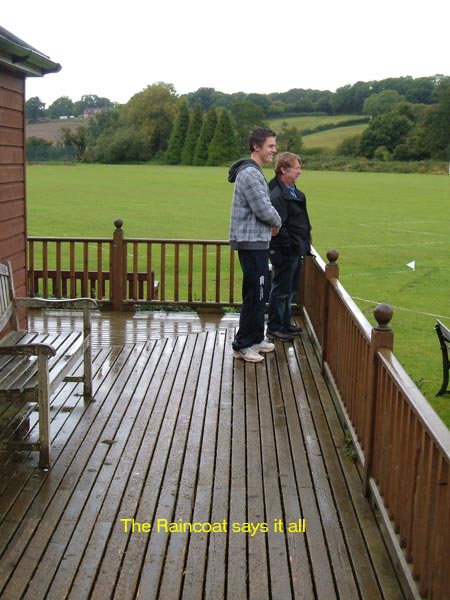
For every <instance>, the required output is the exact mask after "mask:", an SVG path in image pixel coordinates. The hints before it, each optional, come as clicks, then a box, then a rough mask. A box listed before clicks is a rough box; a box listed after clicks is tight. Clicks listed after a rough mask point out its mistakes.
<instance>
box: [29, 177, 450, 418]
mask: <svg viewBox="0 0 450 600" xmlns="http://www.w3.org/2000/svg"><path fill="white" fill-rule="evenodd" d="M271 176H272V170H271V169H268V170H267V171H266V177H267V178H270V177H271ZM27 177H28V230H29V231H28V233H29V234H30V235H55V236H64V235H65V236H93V237H102V236H110V235H111V234H112V232H113V230H114V225H113V221H114V219H115V218H117V217H120V218H122V219H123V220H124V231H125V234H126V236H128V237H157V238H198V239H227V238H228V225H229V213H230V203H231V194H232V186H231V184H229V183H228V182H227V169H226V168H222V167H217V168H195V167H169V166H108V165H77V166H65V167H64V166H32V167H29V168H28V170H27ZM299 187H300V188H301V189H302V190H303V191H304V192H305V193H306V196H307V198H308V207H309V214H310V217H311V221H312V224H313V243H314V246H315V247H316V249H317V250H318V252H319V253H320V254H321V256H322V257H325V255H326V251H327V250H328V249H330V248H336V249H337V250H339V253H340V258H339V265H340V279H341V281H342V283H343V285H344V286H345V288H346V289H347V290H348V292H349V293H350V294H351V295H352V296H353V297H354V299H355V300H356V302H357V304H358V305H359V306H360V308H361V309H362V310H363V312H364V313H365V314H366V316H367V318H368V319H369V321H370V322H371V323H374V318H373V309H374V307H375V306H376V305H377V304H378V303H379V302H386V303H388V304H391V305H392V306H393V307H394V317H393V320H392V327H393V329H394V333H395V342H394V351H395V353H396V355H397V357H398V359H399V360H400V362H401V363H402V364H403V365H404V367H405V368H406V370H407V371H408V373H409V374H410V376H411V378H412V379H413V380H414V381H415V383H416V384H417V385H418V387H419V388H420V389H421V391H422V392H423V393H424V395H425V396H426V397H427V398H428V399H429V401H430V402H431V403H432V404H433V406H434V407H435V409H436V411H437V412H438V414H440V416H441V418H442V419H443V420H444V421H445V422H446V424H447V425H449V426H450V408H449V401H448V397H445V398H443V399H442V398H439V399H436V398H435V397H434V394H435V393H436V391H437V390H438V389H439V387H440V384H441V355H440V350H439V346H438V340H437V336H436V333H435V332H434V329H433V327H434V324H435V322H436V318H440V319H441V320H442V321H443V322H444V323H445V324H447V325H450V277H449V275H448V256H447V251H448V245H449V241H450V216H449V214H450V213H449V204H450V177H448V176H446V175H403V174H379V173H342V172H323V171H311V172H308V171H307V170H305V171H304V173H303V175H302V177H301V179H300V181H299ZM411 261H415V263H416V268H415V270H412V269H411V268H409V267H408V266H407V264H408V263H410V262H411Z"/></svg>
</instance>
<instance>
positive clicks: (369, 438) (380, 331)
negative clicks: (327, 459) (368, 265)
mask: <svg viewBox="0 0 450 600" xmlns="http://www.w3.org/2000/svg"><path fill="white" fill-rule="evenodd" d="M373 314H374V316H375V319H376V321H377V323H378V325H377V326H376V327H373V328H372V332H371V336H370V350H369V366H368V374H367V394H366V397H367V411H366V423H365V427H364V430H365V432H366V440H365V444H364V475H363V492H364V495H365V496H368V495H369V480H370V477H371V474H372V464H373V452H374V445H375V420H376V398H377V391H378V390H377V386H378V369H379V362H378V360H377V356H376V355H377V352H378V350H380V348H388V349H389V350H393V348H394V334H393V332H392V329H391V327H390V325H389V323H390V321H391V319H392V315H393V314H394V311H393V310H392V308H391V307H390V306H389V305H388V304H379V305H378V306H377V307H376V308H375V310H374V313H373Z"/></svg>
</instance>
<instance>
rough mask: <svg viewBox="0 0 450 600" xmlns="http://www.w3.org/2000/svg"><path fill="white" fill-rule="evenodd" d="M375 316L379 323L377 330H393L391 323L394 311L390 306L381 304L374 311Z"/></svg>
mask: <svg viewBox="0 0 450 600" xmlns="http://www.w3.org/2000/svg"><path fill="white" fill-rule="evenodd" d="M373 314H374V317H375V319H376V321H377V323H378V327H377V328H376V329H385V330H386V329H391V328H390V326H389V323H390V322H391V319H392V315H393V314H394V311H393V309H392V307H391V306H389V304H379V305H378V306H377V307H376V308H375V310H374V311H373Z"/></svg>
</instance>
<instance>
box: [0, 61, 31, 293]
mask: <svg viewBox="0 0 450 600" xmlns="http://www.w3.org/2000/svg"><path fill="white" fill-rule="evenodd" d="M24 113H25V78H24V76H23V75H21V74H14V73H13V72H10V71H8V70H7V69H3V68H2V67H1V66H0V260H6V259H8V260H10V261H11V263H12V266H13V271H14V284H15V288H16V294H17V295H18V296H26V202H25V196H26V188H25V114H24Z"/></svg>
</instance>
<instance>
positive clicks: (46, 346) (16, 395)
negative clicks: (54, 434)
mask: <svg viewBox="0 0 450 600" xmlns="http://www.w3.org/2000/svg"><path fill="white" fill-rule="evenodd" d="M19 307H25V308H42V309H44V308H64V309H82V310H83V331H65V332H60V333H53V334H49V333H45V332H39V333H38V332H31V331H27V330H21V329H20V328H19V319H18V314H17V309H18V308H19ZM96 307H97V303H96V302H95V300H92V299H90V298H78V299H67V300H48V299H41V298H16V297H15V293H14V283H13V276H12V270H11V265H10V263H9V262H4V263H0V332H5V331H6V334H5V335H4V337H2V338H1V339H0V408H1V405H2V404H3V406H4V402H2V401H8V402H9V403H10V404H11V406H19V407H20V411H19V413H17V414H19V415H20V421H21V422H22V423H23V422H24V421H26V420H27V419H28V417H29V415H30V414H31V412H32V410H33V409H35V408H36V403H37V405H38V416H39V438H38V441H37V442H33V441H27V440H26V439H23V440H19V441H9V442H8V443H11V444H13V445H14V446H16V447H19V448H21V449H32V450H39V466H40V467H41V468H44V469H48V468H49V467H50V397H51V396H52V394H53V393H54V392H55V390H56V388H57V387H58V386H59V385H60V384H61V382H62V381H81V382H83V384H84V390H83V392H84V399H85V401H90V400H92V363H91V319H90V318H91V310H92V309H95V308H96ZM80 359H82V360H83V368H82V371H83V375H80V376H70V375H69V373H70V372H71V371H73V369H74V367H75V365H76V364H77V362H78V361H80ZM19 428H20V425H19Z"/></svg>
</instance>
